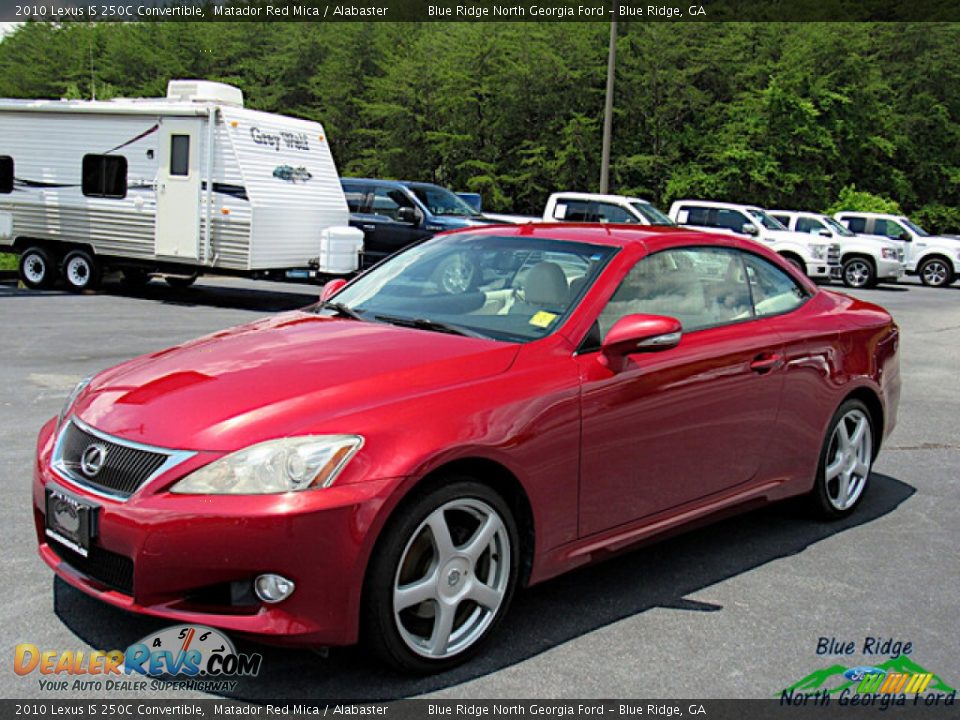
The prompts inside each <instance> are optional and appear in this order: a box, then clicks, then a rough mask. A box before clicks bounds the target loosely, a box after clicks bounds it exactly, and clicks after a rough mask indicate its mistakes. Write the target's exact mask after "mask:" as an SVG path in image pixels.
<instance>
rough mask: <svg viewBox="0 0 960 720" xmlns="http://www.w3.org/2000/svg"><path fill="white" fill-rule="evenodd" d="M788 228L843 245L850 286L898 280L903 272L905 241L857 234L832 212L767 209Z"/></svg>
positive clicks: (845, 274)
mask: <svg viewBox="0 0 960 720" xmlns="http://www.w3.org/2000/svg"><path fill="white" fill-rule="evenodd" d="M767 212H769V213H770V215H771V216H772V217H773V218H774V219H775V220H777V221H779V222H780V223H781V224H782V225H783V226H784V227H785V228H787V230H793V231H794V232H798V233H809V234H812V235H817V236H820V237H824V238H828V239H832V240H833V241H834V242H837V243H838V244H839V245H840V265H841V267H842V268H843V275H842V276H841V279H842V280H843V284H844V285H846V286H847V287H849V288H870V287H874V286H875V285H876V284H877V283H882V282H892V283H895V282H897V280H899V279H900V277H901V276H902V275H903V260H904V252H903V248H902V247H899V246H900V245H902V243H894V242H892V241H888V240H883V239H881V238H870V237H864V236H861V235H857V234H855V233H853V232H851V231H850V230H849V229H847V227H846V226H844V225H841V224H840V223H839V222H837V221H836V220H834V219H833V218H832V217H830V216H829V215H823V214H822V213H815V212H804V211H801V210H768V211H767Z"/></svg>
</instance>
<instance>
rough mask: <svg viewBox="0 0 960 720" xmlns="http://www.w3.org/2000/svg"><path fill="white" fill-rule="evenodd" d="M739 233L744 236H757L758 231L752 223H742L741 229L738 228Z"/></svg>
mask: <svg viewBox="0 0 960 720" xmlns="http://www.w3.org/2000/svg"><path fill="white" fill-rule="evenodd" d="M740 232H742V233H743V234H744V235H759V234H760V231H759V230H757V226H756V225H754V224H753V223H744V224H743V227H741V228H740Z"/></svg>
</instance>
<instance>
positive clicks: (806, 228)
mask: <svg viewBox="0 0 960 720" xmlns="http://www.w3.org/2000/svg"><path fill="white" fill-rule="evenodd" d="M826 229H827V228H826V227H825V226H824V224H823V223H822V222H820V221H819V220H817V219H816V218H809V217H801V218H797V228H796V230H797V232H802V233H819V232H820V231H821V230H826Z"/></svg>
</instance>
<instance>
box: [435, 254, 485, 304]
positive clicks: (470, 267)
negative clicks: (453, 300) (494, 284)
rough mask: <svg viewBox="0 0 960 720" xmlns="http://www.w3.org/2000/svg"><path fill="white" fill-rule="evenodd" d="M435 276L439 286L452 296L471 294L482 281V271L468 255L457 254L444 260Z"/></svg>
mask: <svg viewBox="0 0 960 720" xmlns="http://www.w3.org/2000/svg"><path fill="white" fill-rule="evenodd" d="M434 275H435V277H436V282H437V284H439V285H440V287H441V289H442V290H443V291H444V292H445V293H448V294H450V295H462V294H463V293H467V292H470V291H471V290H474V289H475V288H476V287H477V285H478V284H479V281H480V269H479V268H478V267H477V264H476V263H475V262H473V260H471V259H470V258H469V257H468V256H467V254H466V253H455V254H453V255H450V256H448V257H446V258H444V259H443V260H442V261H441V262H440V264H439V265H438V266H437V269H436V271H435V272H434Z"/></svg>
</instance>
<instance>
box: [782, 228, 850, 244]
mask: <svg viewBox="0 0 960 720" xmlns="http://www.w3.org/2000/svg"><path fill="white" fill-rule="evenodd" d="M767 232H768V233H770V236H771V237H772V238H773V239H774V240H788V241H792V242H795V243H800V244H802V245H816V246H819V245H832V244H834V243H836V240H835V239H834V238H828V237H823V236H822V235H814V234H812V233H802V232H796V231H794V230H767Z"/></svg>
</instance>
